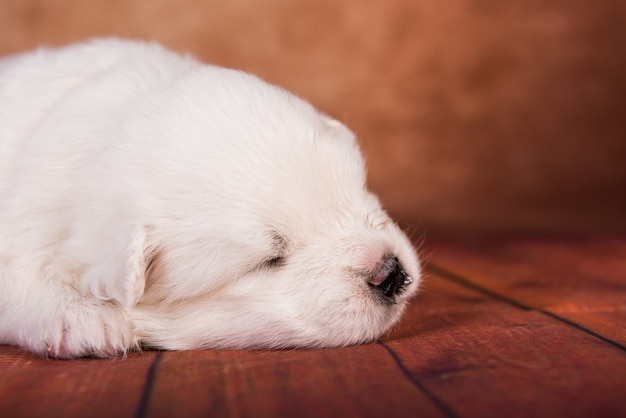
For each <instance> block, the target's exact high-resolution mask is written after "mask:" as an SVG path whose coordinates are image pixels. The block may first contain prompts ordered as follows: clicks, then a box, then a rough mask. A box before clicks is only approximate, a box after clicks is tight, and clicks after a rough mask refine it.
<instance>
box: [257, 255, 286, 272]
mask: <svg viewBox="0 0 626 418" xmlns="http://www.w3.org/2000/svg"><path fill="white" fill-rule="evenodd" d="M285 264H287V257H286V256H282V255H277V256H274V257H272V258H269V259H267V260H265V261H264V262H263V263H262V264H261V266H262V267H263V268H270V269H275V268H278V267H282V266H284V265H285Z"/></svg>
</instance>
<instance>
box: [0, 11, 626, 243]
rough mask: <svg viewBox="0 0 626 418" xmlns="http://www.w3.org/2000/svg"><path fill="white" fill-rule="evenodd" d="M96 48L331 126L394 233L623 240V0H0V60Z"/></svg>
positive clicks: (625, 187)
mask: <svg viewBox="0 0 626 418" xmlns="http://www.w3.org/2000/svg"><path fill="white" fill-rule="evenodd" d="M110 35H114V36H122V37H132V38H142V39H150V40H156V41H159V42H161V43H163V44H165V45H166V46H169V47H171V48H174V49H177V50H180V51H189V52H191V53H192V54H194V55H196V56H197V57H199V58H200V59H202V60H204V61H207V62H212V63H216V64H220V65H225V66H230V67H235V68H241V69H245V70H247V71H250V72H253V73H256V74H258V75H260V76H261V77H263V78H265V79H267V80H268V81H271V82H273V83H276V84H278V85H281V86H283V87H285V88H287V89H289V90H291V91H293V92H295V93H297V94H299V95H300V96H302V97H304V98H306V99H308V100H309V101H311V102H312V103H314V104H315V105H316V106H318V107H319V108H320V109H322V110H324V111H326V112H327V113H330V114H332V115H333V116H335V117H337V118H338V119H341V120H343V121H344V122H346V123H347V124H348V125H349V126H350V127H351V128H352V129H353V130H354V131H355V132H356V133H357V134H358V135H359V137H360V139H361V143H362V147H363V150H364V152H365V154H366V156H367V159H368V165H369V168H370V174H369V178H370V185H371V187H372V189H374V191H375V192H376V193H378V194H379V195H380V197H381V199H382V201H383V203H384V205H385V206H386V207H387V209H389V211H390V212H391V213H392V214H393V215H394V216H395V217H396V218H397V219H399V221H400V222H401V223H402V224H404V225H418V226H419V228H420V229H421V230H424V229H425V230H426V231H431V232H432V231H434V232H455V231H456V232H459V231H460V232H465V231H489V232H494V231H521V230H525V231H573V232H586V231H604V232H607V231H608V232H612V231H625V230H626V2H624V1H623V0H597V1H593V2H591V1H588V0H508V1H500V0H468V1H463V2H460V1H453V2H450V1H444V2H440V1H427V0H397V1H394V0H378V1H366V0H362V1H357V0H304V1H292V0H265V1H258V0H233V1H219V0H215V1H200V0H91V1H82V0H0V55H5V54H9V53H13V52H18V51H22V50H25V49H29V48H33V47H36V46H38V45H62V44H67V43H70V42H74V41H78V40H82V39H85V38H90V37H95V36H110Z"/></svg>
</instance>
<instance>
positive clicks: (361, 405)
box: [0, 237, 626, 418]
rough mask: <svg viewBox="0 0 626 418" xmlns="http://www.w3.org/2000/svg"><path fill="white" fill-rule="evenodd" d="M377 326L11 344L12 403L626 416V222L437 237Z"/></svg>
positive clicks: (13, 411) (58, 407) (13, 407)
mask: <svg viewBox="0 0 626 418" xmlns="http://www.w3.org/2000/svg"><path fill="white" fill-rule="evenodd" d="M422 252H423V253H424V254H425V255H426V256H427V260H426V269H427V276H426V278H425V281H424V285H423V289H422V291H421V293H420V294H419V295H418V296H417V297H416V299H415V300H414V302H413V303H412V305H411V306H410V308H409V310H408V312H407V315H406V317H405V318H404V320H403V321H402V323H401V324H400V325H399V326H398V328H397V329H396V330H394V332H393V333H392V334H391V335H389V336H388V337H386V338H384V339H382V340H381V341H379V342H376V343H373V344H369V345H364V346H358V347H348V348H342V349H333V350H293V351H271V352H255V351H247V352H245V351H195V352H154V351H153V352H144V353H135V354H133V355H130V356H128V358H126V359H115V360H95V359H84V360H78V361H57V360H45V359H40V358H37V357H35V356H32V355H31V354H29V353H27V352H24V351H21V350H19V349H17V348H14V347H7V346H0V417H3V418H8V417H35V416H50V417H105V416H115V417H120V418H122V417H137V418H140V417H168V416H172V417H174V416H176V417H219V416H234V417H238V416H250V417H276V416H279V417H283V416H285V417H296V416H311V417H313V416H315V417H324V416H340V417H352V416H362V417H375V416H379V417H395V416H414V417H505V418H512V417H626V327H625V325H626V237H613V238H598V237H596V238H575V239H559V240H557V239H545V238H544V239H537V238H525V239H510V238H509V239H491V240H483V241H477V240H467V241H459V240H457V241H447V242H446V241H440V242H435V241H432V242H428V240H427V242H426V243H425V244H424V245H423V246H422Z"/></svg>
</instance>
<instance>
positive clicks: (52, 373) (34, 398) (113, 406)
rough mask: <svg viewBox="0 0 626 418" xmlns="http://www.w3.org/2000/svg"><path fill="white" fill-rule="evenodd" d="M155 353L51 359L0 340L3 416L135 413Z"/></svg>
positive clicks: (79, 415)
mask: <svg viewBox="0 0 626 418" xmlns="http://www.w3.org/2000/svg"><path fill="white" fill-rule="evenodd" d="M155 356H156V353H154V352H146V353H134V354H131V355H129V356H128V357H127V358H126V359H106V360H103V359H81V360H72V361H66V360H47V359H43V358H40V357H37V356H34V355H32V354H30V353H28V352H26V351H23V350H19V349H17V348H14V347H8V346H0V417H3V418H8V417H24V418H26V417H110V416H115V417H120V418H122V417H129V418H130V417H134V416H135V414H136V411H137V409H138V408H139V405H140V402H141V397H142V393H143V390H144V383H145V380H146V375H147V373H148V370H149V368H150V365H151V362H152V361H153V359H154V357H155Z"/></svg>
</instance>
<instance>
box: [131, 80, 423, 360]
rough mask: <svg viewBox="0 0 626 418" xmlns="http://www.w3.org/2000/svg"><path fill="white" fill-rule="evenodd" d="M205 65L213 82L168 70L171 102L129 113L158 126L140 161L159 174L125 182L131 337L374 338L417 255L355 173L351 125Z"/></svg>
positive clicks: (324, 341) (203, 341)
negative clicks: (143, 214) (140, 198)
mask: <svg viewBox="0 0 626 418" xmlns="http://www.w3.org/2000/svg"><path fill="white" fill-rule="evenodd" d="M213 71H216V70H213ZM211 77H213V78H216V77H217V78H218V79H220V80H221V83H217V84H215V83H207V81H206V80H203V77H201V76H196V77H195V78H194V79H193V80H189V81H187V82H185V83H181V85H179V86H178V87H177V88H178V91H177V92H176V93H177V95H176V94H174V96H173V97H174V98H176V97H180V99H179V103H174V104H172V103H171V100H172V92H171V91H170V92H168V94H169V96H168V97H169V99H168V101H169V105H168V106H169V107H168V106H165V107H164V110H163V114H162V115H161V116H158V115H157V116H156V117H155V119H154V120H152V121H150V122H147V121H144V122H143V124H150V126H151V132H158V135H157V136H158V137H157V138H156V139H153V143H152V144H151V150H152V152H154V153H155V154H156V155H158V157H156V159H157V160H158V161H153V163H154V164H155V165H158V166H159V167H160V170H161V171H163V172H164V173H167V176H165V175H163V176H162V177H161V178H159V179H158V181H156V183H158V187H156V188H153V189H151V187H153V186H151V185H150V184H149V183H146V184H140V185H138V186H137V187H138V188H139V189H141V190H144V191H147V192H148V193H146V195H150V196H154V197H153V198H152V200H151V199H148V200H147V201H146V202H144V204H145V205H146V208H149V209H150V210H152V211H153V212H152V214H151V222H150V225H149V226H147V228H148V230H147V239H146V249H145V254H146V255H145V256H146V264H147V270H146V290H145V293H144V294H143V296H142V297H141V300H140V301H139V303H138V304H137V305H136V306H135V307H134V308H133V309H132V310H131V312H130V314H129V315H130V317H131V318H132V321H133V323H134V326H135V328H136V329H137V332H138V334H139V336H140V338H141V339H142V340H143V341H144V342H145V343H146V344H148V345H152V346H157V347H162V348H167V349H190V348H200V347H220V348H252V347H256V348H270V347H323V346H341V345H347V344H354V343H360V342H364V341H368V340H372V339H375V338H378V337H379V336H381V335H382V334H384V333H385V332H387V331H388V330H389V329H390V327H392V326H393V325H394V324H395V323H396V322H397V321H398V319H399V318H400V316H401V314H402V312H403V310H404V308H405V306H406V304H407V301H408V300H409V298H410V297H411V296H412V295H413V294H414V293H415V292H416V290H417V287H418V283H419V280H420V269H419V263H418V260H417V257H416V254H415V251H414V249H413V247H412V246H411V243H410V241H409V240H408V238H407V237H406V236H405V235H404V234H403V233H402V232H401V231H400V230H399V228H398V227H397V226H396V225H395V224H394V223H393V222H392V221H391V220H390V219H389V217H388V216H387V214H386V213H385V212H384V211H383V210H382V209H381V206H380V204H379V202H378V200H377V198H376V197H375V196H373V195H372V194H371V193H369V192H368V191H367V189H366V187H365V180H366V179H365V177H366V175H365V168H364V163H363V159H362V156H361V153H360V150H359V148H358V145H357V143H356V140H355V138H354V135H353V134H352V133H351V132H350V131H349V130H348V129H347V128H346V127H344V126H343V125H342V124H341V123H339V122H337V121H335V120H332V119H330V118H328V117H327V116H325V115H322V114H320V113H318V112H317V111H315V110H314V109H313V108H312V107H311V106H310V105H308V104H307V103H305V102H303V101H301V100H299V99H297V98H295V97H294V96H292V95H290V94H288V93H286V92H284V91H282V90H280V89H277V88H275V87H272V86H269V85H267V84H265V83H263V82H261V81H259V80H258V79H256V78H254V77H251V76H247V75H242V74H241V73H233V72H227V71H226V72H223V73H219V74H218V75H216V74H211ZM205 78H206V76H205ZM200 86H203V87H204V88H200ZM223 86H228V87H227V88H226V87H223ZM207 89H208V90H210V91H209V92H207ZM199 92H202V94H199ZM207 97H209V99H207ZM174 100H176V99H174ZM190 100H191V102H190ZM216 101H217V102H218V105H216V104H215V102H216ZM162 102H164V101H159V103H162ZM168 108H169V109H170V110H169V112H170V113H171V109H178V110H177V111H176V115H175V116H176V117H175V118H174V117H172V116H171V115H170V113H168V110H167V109H168ZM180 109H183V110H180ZM157 113H158V112H157ZM151 114H154V109H152V112H151ZM155 125H158V129H155ZM135 128H136V130H135V132H136V133H137V135H142V132H143V131H142V129H143V128H142V127H141V126H138V127H135ZM172 137H176V141H179V142H178V143H177V144H175V145H172V144H171V138H172ZM181 142H182V143H181ZM155 149H156V151H155ZM164 155H165V156H167V158H164V157H163V156H164Z"/></svg>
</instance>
